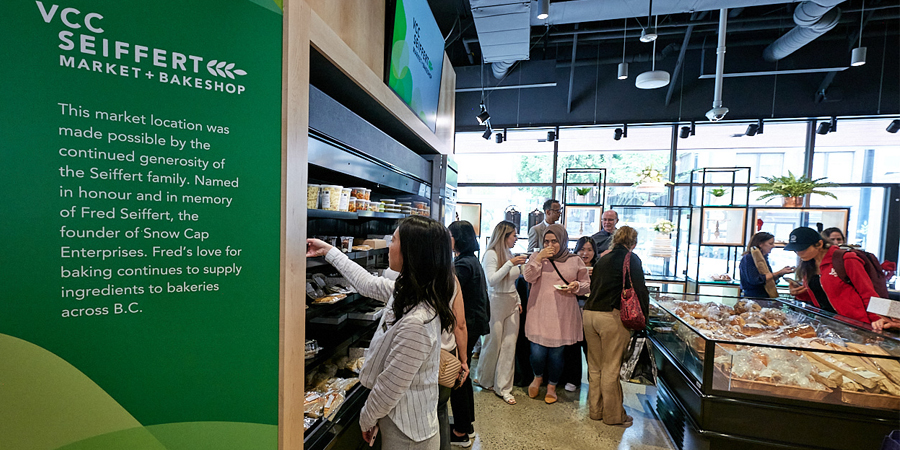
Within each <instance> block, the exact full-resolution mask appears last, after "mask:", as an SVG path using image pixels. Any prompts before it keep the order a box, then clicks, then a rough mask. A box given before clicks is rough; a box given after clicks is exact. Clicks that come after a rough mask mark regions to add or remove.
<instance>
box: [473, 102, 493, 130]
mask: <svg viewBox="0 0 900 450" xmlns="http://www.w3.org/2000/svg"><path fill="white" fill-rule="evenodd" d="M475 118H476V119H478V125H484V123H485V122H487V121H488V119H490V118H491V115H490V114H488V112H487V109H486V108H485V107H484V103H482V104H481V112H480V113H478V114H477V115H476V116H475Z"/></svg>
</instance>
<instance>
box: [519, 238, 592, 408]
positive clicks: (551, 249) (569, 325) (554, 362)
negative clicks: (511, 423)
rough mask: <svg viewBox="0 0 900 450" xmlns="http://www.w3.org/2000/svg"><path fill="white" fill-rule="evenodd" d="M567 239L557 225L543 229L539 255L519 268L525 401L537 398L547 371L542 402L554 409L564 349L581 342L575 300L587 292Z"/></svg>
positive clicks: (583, 274)
mask: <svg viewBox="0 0 900 450" xmlns="http://www.w3.org/2000/svg"><path fill="white" fill-rule="evenodd" d="M568 242H569V234H568V233H567V232H566V229H565V228H564V227H563V226H562V225H558V224H553V225H550V226H549V227H547V229H546V231H544V235H543V237H542V244H543V250H541V251H539V252H535V253H534V254H533V255H532V256H531V258H530V259H529V260H528V262H527V263H526V264H525V270H524V277H525V281H527V282H529V283H531V293H530V294H529V296H528V306H527V313H528V314H527V317H526V319H525V335H526V336H527V337H528V340H529V341H531V369H532V371H534V380H533V381H532V382H531V385H529V386H528V396H529V397H531V398H535V397H537V396H538V393H539V391H540V387H541V384H542V383H543V381H544V372H545V368H546V369H547V395H546V396H545V397H544V401H545V402H547V403H548V404H550V403H556V400H557V394H556V385H557V383H559V379H560V377H561V376H562V371H563V366H564V362H563V352H564V350H565V346H567V345H572V344H574V343H576V342H578V341H580V340H582V339H584V330H583V327H582V322H581V310H580V309H579V308H578V300H577V299H576V298H575V296H576V295H585V294H587V293H588V292H590V290H591V284H590V283H591V282H590V278H589V277H588V271H587V267H585V265H584V262H583V261H582V260H581V258H579V257H578V256H575V255H573V254H572V253H570V252H569V249H568V245H567V244H568Z"/></svg>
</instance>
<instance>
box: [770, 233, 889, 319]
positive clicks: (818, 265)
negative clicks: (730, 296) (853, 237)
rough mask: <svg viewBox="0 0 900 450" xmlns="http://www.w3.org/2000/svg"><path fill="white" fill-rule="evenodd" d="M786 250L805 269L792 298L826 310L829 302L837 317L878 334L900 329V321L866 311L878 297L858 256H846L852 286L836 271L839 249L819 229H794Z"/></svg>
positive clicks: (845, 267)
mask: <svg viewBox="0 0 900 450" xmlns="http://www.w3.org/2000/svg"><path fill="white" fill-rule="evenodd" d="M784 249H785V250H788V251H793V252H794V253H796V254H797V256H799V257H800V259H801V260H802V262H801V263H800V269H802V270H800V271H798V272H800V274H801V276H802V277H803V286H800V287H796V288H795V287H793V286H792V287H791V294H792V295H794V296H796V297H797V298H798V299H800V300H803V301H810V302H812V303H813V304H814V305H815V306H817V307H820V308H823V309H826V308H825V307H824V305H823V302H828V303H829V306H830V307H831V308H833V310H834V311H835V312H836V313H837V314H839V315H841V316H844V317H848V318H851V319H854V320H858V321H860V322H864V323H868V324H871V325H872V329H874V330H875V331H881V330H882V329H887V328H900V322H898V321H895V320H893V319H891V318H889V317H882V316H880V315H878V314H874V313H870V312H868V311H867V310H866V309H867V308H868V306H869V299H870V298H872V297H877V296H878V294H877V293H876V292H875V287H874V286H873V285H872V280H871V279H870V278H869V275H868V274H867V273H866V269H865V265H864V264H863V261H862V259H861V258H860V257H859V256H856V255H855V254H854V253H851V252H847V253H845V254H844V270H845V271H846V272H847V277H848V278H849V279H850V281H851V283H852V284H847V283H845V282H844V281H843V280H841V278H840V277H839V276H838V274H837V272H836V271H835V270H834V263H833V256H834V252H835V251H836V250H837V249H838V247H837V246H836V245H832V244H831V243H830V242H826V241H825V239H824V238H823V237H822V235H821V234H819V233H818V232H817V231H816V230H814V229H812V228H808V227H800V228H796V229H794V231H791V236H790V241H789V242H788V244H787V245H786V246H785V247H784Z"/></svg>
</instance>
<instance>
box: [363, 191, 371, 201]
mask: <svg viewBox="0 0 900 450" xmlns="http://www.w3.org/2000/svg"><path fill="white" fill-rule="evenodd" d="M364 195H365V197H366V200H372V198H371V196H372V190H371V189H365V190H364Z"/></svg>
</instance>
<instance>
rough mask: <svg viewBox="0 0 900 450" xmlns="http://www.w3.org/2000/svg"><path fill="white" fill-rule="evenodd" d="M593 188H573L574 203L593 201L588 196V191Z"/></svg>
mask: <svg viewBox="0 0 900 450" xmlns="http://www.w3.org/2000/svg"><path fill="white" fill-rule="evenodd" d="M592 190H593V188H591V187H577V188H575V194H576V195H575V203H585V204H586V203H593V202H592V201H591V198H590V193H591V191H592Z"/></svg>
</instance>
